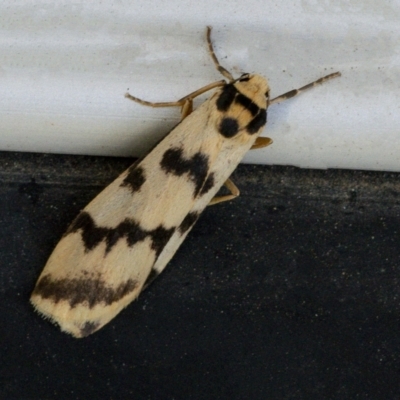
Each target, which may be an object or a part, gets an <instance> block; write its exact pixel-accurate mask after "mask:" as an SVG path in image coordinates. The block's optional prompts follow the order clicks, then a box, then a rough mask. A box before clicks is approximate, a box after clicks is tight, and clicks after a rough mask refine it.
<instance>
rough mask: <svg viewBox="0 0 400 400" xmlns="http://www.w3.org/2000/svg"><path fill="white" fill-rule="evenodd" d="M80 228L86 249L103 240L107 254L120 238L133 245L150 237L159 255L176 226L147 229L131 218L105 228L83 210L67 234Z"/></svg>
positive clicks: (88, 249)
mask: <svg viewBox="0 0 400 400" xmlns="http://www.w3.org/2000/svg"><path fill="white" fill-rule="evenodd" d="M79 230H80V231H81V236H82V240H83V243H84V246H85V250H86V251H90V250H92V249H94V248H95V247H96V246H97V245H99V244H100V243H101V242H102V241H105V242H106V254H107V253H108V252H110V251H111V249H112V248H113V246H114V245H115V244H116V243H117V242H118V241H119V240H120V239H126V241H127V243H128V246H129V247H132V246H133V245H134V244H135V243H138V242H141V241H143V240H145V239H146V238H147V237H150V238H151V240H152V244H151V248H152V249H153V250H154V251H155V252H156V257H158V256H159V254H160V253H161V251H162V249H163V248H164V246H165V245H166V244H167V242H168V241H169V239H170V238H171V236H172V234H173V233H174V231H175V228H169V229H166V228H164V227H163V226H162V225H160V226H158V227H157V228H155V229H152V230H145V229H143V228H141V227H140V225H139V224H138V223H137V222H136V221H134V220H133V219H129V218H126V219H125V220H124V221H122V222H120V223H119V224H118V225H117V226H116V227H115V228H105V227H101V226H97V225H96V224H95V222H94V220H93V218H92V217H91V216H90V214H89V213H87V212H85V211H82V212H81V213H80V214H79V215H78V217H77V218H76V219H75V221H74V222H73V223H72V224H71V226H70V227H69V229H68V230H67V232H66V235H68V234H70V233H74V232H77V231H79Z"/></svg>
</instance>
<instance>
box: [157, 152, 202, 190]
mask: <svg viewBox="0 0 400 400" xmlns="http://www.w3.org/2000/svg"><path fill="white" fill-rule="evenodd" d="M160 165H161V168H162V169H163V170H164V171H165V172H166V173H169V174H173V175H176V176H182V175H183V174H188V175H189V178H190V179H191V180H192V181H193V183H194V184H195V191H194V195H195V197H196V196H197V195H198V194H199V192H200V189H201V188H202V187H203V184H204V181H205V180H206V178H207V174H208V168H209V165H208V156H207V155H206V154H204V153H202V152H200V151H199V152H197V153H195V154H194V155H193V156H192V157H191V158H185V157H184V156H183V149H181V148H178V147H174V148H172V149H168V150H167V151H166V152H165V153H164V155H163V158H162V160H161V163H160Z"/></svg>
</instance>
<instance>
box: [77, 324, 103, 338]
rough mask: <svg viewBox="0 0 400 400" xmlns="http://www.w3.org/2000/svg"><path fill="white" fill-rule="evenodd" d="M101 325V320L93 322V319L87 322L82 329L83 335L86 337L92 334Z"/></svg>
mask: <svg viewBox="0 0 400 400" xmlns="http://www.w3.org/2000/svg"><path fill="white" fill-rule="evenodd" d="M99 326H100V323H99V322H92V321H88V322H85V324H84V325H83V326H82V328H81V329H80V333H81V337H86V336H89V335H91V334H92V333H93V332H95V331H96V330H97V328H98V327H99Z"/></svg>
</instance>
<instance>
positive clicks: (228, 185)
mask: <svg viewBox="0 0 400 400" xmlns="http://www.w3.org/2000/svg"><path fill="white" fill-rule="evenodd" d="M224 186H225V187H226V188H227V189H228V190H229V191H230V192H231V194H226V195H225V196H215V197H214V198H213V199H211V201H210V202H209V203H208V205H209V206H213V205H214V204H218V203H223V202H224V201H229V200H233V199H234V198H235V197H238V196H239V194H240V190H239V189H238V187H237V186H236V185H235V184H234V183H233V182H232V181H231V180H230V179H229V178H228V179H227V180H226V181H225V183H224Z"/></svg>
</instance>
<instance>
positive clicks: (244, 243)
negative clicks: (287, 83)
mask: <svg viewBox="0 0 400 400" xmlns="http://www.w3.org/2000/svg"><path fill="white" fill-rule="evenodd" d="M0 163H1V165H2V169H1V171H0V183H1V184H0V191H1V194H0V229H1V236H0V248H1V261H0V296H1V301H0V343H1V355H0V361H1V362H0V398H1V399H22V398H23V399H43V398H47V399H55V398H56V399H89V398H95V399H98V398H101V399H128V398H129V399H133V398H134V399H385V400H387V399H398V398H400V383H399V368H400V359H399V357H400V355H399V351H400V332H399V328H400V323H399V322H400V318H399V315H400V285H399V283H400V282H399V277H400V251H399V248H400V246H399V245H400V238H399V232H400V183H399V178H400V176H399V175H398V174H395V173H373V172H364V173H363V172H356V171H331V170H328V171H307V170H299V169H295V168H282V167H258V166H241V167H239V169H238V170H237V171H236V172H235V174H234V176H233V178H234V181H235V183H236V184H237V185H238V186H239V188H240V189H241V193H242V195H241V197H239V198H238V199H236V200H235V201H232V202H230V203H224V204H221V205H216V206H213V207H209V208H208V209H207V210H206V211H205V213H204V214H203V215H202V216H201V217H200V219H199V221H198V222H197V224H196V226H195V227H194V228H193V230H192V232H191V233H190V234H189V236H188V239H187V240H186V241H185V242H184V244H183V245H182V247H181V248H180V250H179V251H178V253H177V254H176V256H175V257H174V258H173V260H172V261H171V262H170V264H169V266H168V268H167V269H166V271H165V272H164V273H163V274H162V275H161V276H159V277H158V278H157V279H156V280H155V281H154V283H153V284H152V285H151V286H150V287H149V289H147V290H146V291H145V292H144V293H143V294H142V295H141V296H140V298H139V300H138V301H136V302H134V303H133V304H131V305H130V306H129V307H128V308H127V309H126V310H124V311H123V312H122V313H121V314H120V315H119V316H118V317H117V318H115V319H114V320H113V321H112V322H111V323H109V324H108V325H107V326H106V327H105V328H103V329H102V330H100V331H99V332H97V333H95V334H94V335H92V336H89V337H88V338H86V339H80V340H78V339H73V338H72V337H69V336H67V335H65V334H63V333H61V332H60V331H59V330H58V329H57V328H56V327H54V326H53V325H51V324H50V323H49V322H47V321H45V320H43V319H42V318H40V317H39V316H38V315H37V314H36V313H34V312H33V310H32V307H31V306H30V304H29V303H28V299H29V295H30V293H31V291H32V290H33V287H34V285H35V282H36V280H37V278H38V276H39V273H40V272H41V270H42V268H43V266H44V264H45V262H46V260H47V258H48V256H49V255H50V253H51V251H52V249H53V247H54V246H55V244H56V243H57V241H58V240H59V239H60V237H61V235H62V234H63V233H64V231H65V230H66V228H67V227H68V225H69V224H70V223H71V221H72V220H73V219H74V218H75V217H76V215H77V214H78V212H79V211H80V209H82V208H83V207H84V206H85V204H86V203H87V202H88V201H90V200H91V198H93V197H94V196H95V195H96V194H97V193H98V192H99V191H100V190H101V188H102V187H104V186H105V185H106V184H107V183H109V182H110V181H111V180H112V179H113V178H115V177H116V176H117V175H118V174H119V173H120V172H122V171H123V170H124V169H125V167H127V166H128V165H129V163H130V161H129V160H126V159H112V158H94V157H72V156H48V155H34V154H15V153H0Z"/></svg>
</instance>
